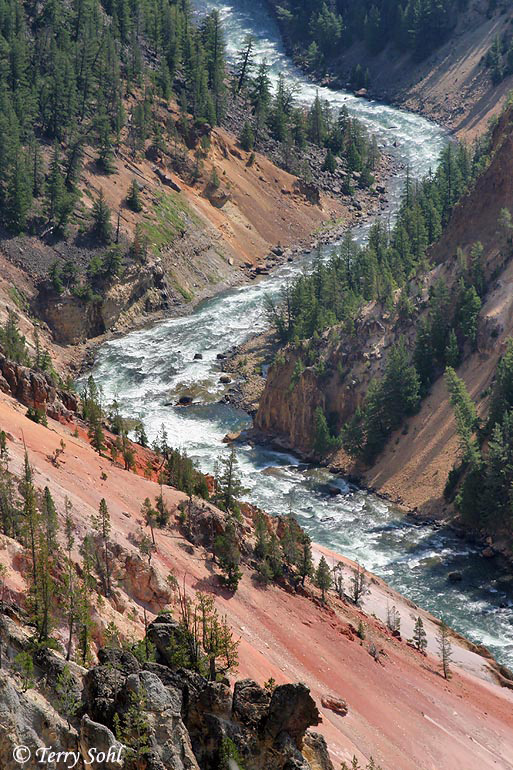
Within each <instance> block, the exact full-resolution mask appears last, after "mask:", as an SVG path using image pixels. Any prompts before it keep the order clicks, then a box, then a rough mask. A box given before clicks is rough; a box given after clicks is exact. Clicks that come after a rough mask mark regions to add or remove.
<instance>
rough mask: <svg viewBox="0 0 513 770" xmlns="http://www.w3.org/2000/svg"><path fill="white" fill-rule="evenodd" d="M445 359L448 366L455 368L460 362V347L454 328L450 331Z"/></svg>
mask: <svg viewBox="0 0 513 770" xmlns="http://www.w3.org/2000/svg"><path fill="white" fill-rule="evenodd" d="M445 360H446V362H447V366H450V367H452V368H453V369H454V368H456V367H457V366H458V365H459V363H460V349H459V345H458V340H457V337H456V332H455V331H454V329H451V331H450V332H449V339H448V341H447V347H446V348H445Z"/></svg>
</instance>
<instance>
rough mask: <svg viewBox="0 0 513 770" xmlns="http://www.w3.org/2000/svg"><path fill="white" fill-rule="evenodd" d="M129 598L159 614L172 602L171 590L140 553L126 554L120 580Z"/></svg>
mask: <svg viewBox="0 0 513 770" xmlns="http://www.w3.org/2000/svg"><path fill="white" fill-rule="evenodd" d="M119 580H120V582H121V583H122V585H123V588H124V589H125V591H126V592H127V594H128V595H129V596H131V597H132V598H133V599H136V600H138V601H140V602H144V604H147V605H148V607H149V608H150V610H152V611H153V612H159V611H160V610H162V609H163V608H164V607H165V606H166V605H167V604H169V602H170V601H171V596H172V593H171V589H170V588H169V586H168V585H167V583H166V582H165V580H164V578H163V577H162V575H161V574H160V572H157V570H156V569H155V568H154V567H153V566H152V565H149V564H148V562H147V561H146V559H143V558H142V556H140V555H139V554H138V553H133V552H130V553H126V555H125V559H124V565H123V568H122V574H121V576H120V578H119Z"/></svg>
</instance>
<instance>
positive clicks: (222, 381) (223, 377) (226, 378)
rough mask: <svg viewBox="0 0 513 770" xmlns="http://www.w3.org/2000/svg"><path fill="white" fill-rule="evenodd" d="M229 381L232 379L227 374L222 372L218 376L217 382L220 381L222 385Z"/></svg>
mask: <svg viewBox="0 0 513 770" xmlns="http://www.w3.org/2000/svg"><path fill="white" fill-rule="evenodd" d="M231 381H232V378H231V377H230V376H229V375H228V374H222V375H221V376H220V377H219V382H220V383H221V384H222V385H228V383H230V382H231Z"/></svg>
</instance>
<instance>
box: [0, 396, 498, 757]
mask: <svg viewBox="0 0 513 770" xmlns="http://www.w3.org/2000/svg"><path fill="white" fill-rule="evenodd" d="M23 412H24V409H23V408H22V407H20V406H19V405H18V404H16V403H15V402H13V401H12V400H11V399H8V398H7V397H5V396H3V395H2V396H0V428H2V429H3V430H5V431H6V432H7V433H8V434H9V450H10V453H11V458H12V460H11V467H12V469H13V470H19V469H20V468H21V463H22V459H23V441H22V439H23V437H24V439H25V442H26V446H27V450H28V452H29V456H30V459H31V462H32V464H33V465H34V467H35V469H36V474H35V479H36V483H37V484H38V485H39V486H43V485H44V484H47V483H48V484H49V485H50V486H51V488H52V490H53V492H54V496H55V499H56V502H57V504H58V506H59V508H60V510H61V511H62V507H63V500H64V496H65V495H68V496H69V498H70V499H71V501H72V503H73V511H74V516H75V518H76V521H77V524H78V527H79V533H80V534H81V535H83V534H84V533H85V531H86V530H87V529H88V527H89V520H90V516H91V514H92V513H93V512H94V511H95V510H96V509H97V506H98V504H99V501H100V498H101V497H105V498H106V499H107V501H108V504H109V509H110V512H111V516H112V522H113V532H114V537H115V539H116V541H117V542H119V543H120V544H121V545H123V546H124V547H125V548H127V549H131V548H133V546H132V545H130V543H129V541H128V535H129V533H130V532H134V531H135V530H136V529H137V527H138V520H139V519H140V514H139V510H140V506H141V503H142V501H143V499H144V498H145V497H146V496H150V497H154V496H155V495H156V494H157V492H158V487H157V485H156V484H154V483H153V482H149V481H146V480H144V479H143V478H141V477H139V476H136V475H135V474H133V473H128V472H126V471H123V470H122V469H121V468H120V467H116V466H114V465H113V464H112V463H111V462H109V461H108V460H106V459H103V458H99V457H98V455H96V454H95V453H94V452H93V451H92V450H91V448H90V447H89V446H88V445H87V444H86V443H85V442H84V441H83V440H82V439H79V438H74V437H73V436H72V435H71V432H70V429H69V428H68V427H67V426H63V425H60V424H58V423H54V422H52V421H50V423H49V428H44V427H41V426H39V425H35V424H34V423H32V422H30V421H29V420H27V419H26V418H25V417H24V415H23ZM61 438H64V441H65V442H66V449H65V452H64V456H63V463H62V465H60V466H59V467H55V466H54V465H53V464H52V463H51V462H50V461H49V459H48V456H49V455H51V454H52V452H53V451H54V450H55V449H56V448H57V447H58V446H59V443H60V441H61ZM102 472H104V473H105V474H106V475H107V478H106V479H102V478H101V474H102ZM166 494H167V498H168V503H169V505H170V506H171V507H172V508H174V509H176V505H177V503H178V502H179V501H180V500H181V499H183V495H182V494H181V493H179V492H175V491H173V490H169V491H167V493H166ZM156 537H157V543H158V553H157V555H156V557H155V559H154V560H155V562H156V564H157V566H158V568H159V570H160V571H161V572H162V573H163V574H164V575H165V574H166V573H167V571H168V570H169V569H172V570H173V571H174V573H175V574H176V576H177V577H179V578H180V579H182V578H183V576H184V575H185V581H186V585H187V587H188V590H190V591H193V590H198V589H201V590H206V591H213V592H215V593H216V594H217V603H218V606H219V608H220V610H221V611H222V612H223V613H226V615H227V617H228V620H229V622H230V623H231V625H232V627H233V629H234V631H235V633H236V634H237V635H240V637H241V644H240V669H239V672H238V675H239V676H250V677H253V678H254V679H256V680H257V681H258V682H260V683H263V682H264V681H265V680H266V679H268V678H269V677H270V676H273V677H274V678H275V679H276V680H277V681H278V682H285V681H295V680H301V681H304V682H305V683H306V684H307V685H308V686H309V687H310V688H311V690H312V693H313V695H314V697H315V699H316V701H317V702H318V705H319V707H320V709H321V712H322V715H323V724H322V725H321V727H320V729H321V730H322V732H323V733H324V734H325V736H326V738H327V741H328V744H329V746H330V750H331V753H332V756H333V759H334V761H335V767H336V768H337V770H338V768H339V767H340V763H341V761H342V760H344V759H345V760H346V761H347V760H349V759H350V757H352V755H353V754H356V755H357V756H358V757H359V758H360V760H364V759H368V758H369V757H370V756H371V755H372V756H373V757H374V758H375V760H376V761H377V762H378V763H379V764H380V765H381V766H382V767H383V770H459V768H464V769H465V770H487V769H488V768H489V769H490V770H492V768H493V769H494V770H499V769H500V770H505V769H506V768H513V691H511V690H507V689H503V688H500V687H499V686H498V685H496V684H494V683H493V681H492V680H493V677H492V674H491V669H490V667H489V665H488V664H487V662H486V661H485V659H484V658H481V657H479V656H478V655H476V654H475V653H474V652H470V651H469V650H468V649H467V648H466V646H465V645H464V644H460V643H459V642H458V641H457V640H454V646H455V660H456V661H457V665H455V666H454V677H453V679H452V680H451V681H450V682H445V681H444V680H443V679H442V678H441V676H440V675H439V674H438V672H437V660H436V658H435V657H434V656H433V654H432V651H434V649H435V647H434V628H435V626H434V623H433V621H432V620H430V619H429V616H427V615H426V614H425V613H423V616H424V618H425V622H426V625H427V628H428V634H429V638H430V649H431V652H430V654H429V655H428V656H427V657H423V656H420V655H419V654H417V653H416V652H415V651H414V650H413V649H411V648H410V647H408V646H407V645H406V643H405V641H398V640H396V639H394V638H392V637H391V635H390V634H389V633H388V632H386V631H385V630H384V627H383V624H382V623H380V622H379V621H378V620H377V619H376V618H373V617H372V613H375V614H376V615H377V616H378V617H381V618H383V616H384V605H385V604H386V600H387V599H390V600H391V601H393V602H395V603H396V605H397V606H398V607H399V609H400V611H401V615H402V621H403V626H402V627H403V633H404V634H405V636H408V635H410V634H411V627H412V623H413V620H412V618H413V617H414V615H416V614H418V613H417V612H416V610H415V608H414V607H413V605H411V604H410V603H408V602H407V601H406V600H402V599H400V598H399V597H397V595H395V594H394V593H393V592H392V591H391V589H389V588H388V587H387V586H385V585H384V584H383V583H382V582H381V581H379V580H377V579H375V578H373V580H372V591H371V594H370V595H369V596H368V597H367V598H366V600H365V602H364V609H366V610H367V612H368V613H369V616H368V617H365V616H363V615H361V613H360V612H359V611H357V610H355V609H354V608H352V607H350V606H349V605H347V604H345V603H343V602H340V601H338V600H337V599H335V598H334V597H333V596H330V601H329V604H330V606H329V607H328V608H323V607H322V606H321V605H320V602H319V601H318V599H316V598H315V597H314V598H312V597H305V596H299V595H295V594H289V593H287V592H286V591H284V590H282V589H279V588H277V587H269V588H268V589H266V590H264V589H261V588H257V587H256V586H255V583H254V581H253V580H252V578H251V573H249V572H248V571H247V570H245V571H244V577H243V580H242V582H241V584H240V587H239V590H238V591H237V593H236V595H235V596H229V595H227V594H225V593H224V592H223V590H222V589H219V588H218V586H217V579H216V577H215V574H214V573H213V571H212V566H211V563H210V561H209V560H208V559H206V554H205V552H204V551H203V550H202V549H200V548H194V550H193V553H188V552H187V551H186V550H185V549H184V548H183V545H184V541H183V538H182V537H181V535H180V533H179V531H178V528H177V527H176V524H175V523H174V522H173V523H172V525H171V528H170V529H168V530H166V531H165V532H164V531H158V532H157V533H156ZM0 543H1V545H0V562H4V563H6V564H7V565H8V566H10V568H11V569H10V585H11V586H12V588H13V590H14V591H16V592H17V593H18V594H19V593H20V592H21V591H22V590H23V580H22V578H21V576H20V575H19V573H18V572H17V571H16V570H15V569H14V567H15V566H16V564H17V559H16V551H17V546H16V545H15V544H13V543H12V541H9V540H8V539H7V538H3V542H2V541H0ZM325 553H327V552H325ZM328 558H329V559H333V558H337V559H338V557H335V555H332V554H329V553H328ZM346 569H347V567H346ZM124 598H125V603H126V607H125V608H124V611H123V612H122V613H120V612H118V611H116V609H114V608H113V607H110V605H109V604H108V603H107V602H106V607H105V610H103V611H102V615H103V617H104V619H106V620H108V619H111V618H112V619H114V620H115V622H116V623H117V624H118V625H119V626H120V627H122V628H124V629H125V630H126V631H127V632H130V633H139V634H140V629H141V609H142V605H141V603H140V601H137V600H136V599H135V600H134V597H133V596H132V597H130V596H126V597H124ZM118 608H119V605H118ZM133 608H135V610H136V616H137V617H136V619H135V620H129V619H128V613H129V612H130V611H131V610H132V609H133ZM134 617H135V616H134ZM359 617H363V619H364V622H365V623H366V626H367V639H366V640H365V642H363V643H361V642H360V640H359V639H358V638H357V637H355V636H354V634H353V633H352V632H351V629H350V625H352V626H353V627H354V626H355V625H357V624H358V620H359ZM369 640H374V641H375V643H376V645H377V647H378V648H380V649H382V650H383V651H384V654H383V655H382V656H381V663H377V662H375V660H374V659H373V658H372V657H371V655H370V654H369V652H368V644H369ZM326 696H335V697H338V698H343V699H345V700H346V701H347V704H348V708H349V711H348V714H347V716H345V717H342V716H338V715H337V714H335V713H334V712H333V711H331V710H329V709H327V708H325V707H324V706H322V704H321V700H322V698H325V697H326Z"/></svg>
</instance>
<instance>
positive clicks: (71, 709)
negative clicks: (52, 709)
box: [55, 666, 81, 729]
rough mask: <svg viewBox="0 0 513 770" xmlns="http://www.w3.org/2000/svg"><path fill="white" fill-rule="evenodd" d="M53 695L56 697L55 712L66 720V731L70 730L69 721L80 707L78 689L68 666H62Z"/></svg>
mask: <svg viewBox="0 0 513 770" xmlns="http://www.w3.org/2000/svg"><path fill="white" fill-rule="evenodd" d="M55 694H56V695H57V711H58V712H59V713H60V714H62V716H63V717H64V718H65V719H66V721H67V723H68V729H71V720H72V719H73V717H75V716H76V714H77V712H78V710H79V708H80V706H81V700H80V689H79V688H77V684H76V682H75V680H74V678H73V675H72V673H71V670H70V668H69V666H64V668H63V669H62V672H61V673H60V674H59V676H58V677H57V682H56V685H55Z"/></svg>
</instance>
